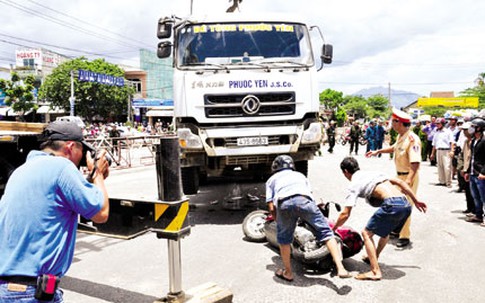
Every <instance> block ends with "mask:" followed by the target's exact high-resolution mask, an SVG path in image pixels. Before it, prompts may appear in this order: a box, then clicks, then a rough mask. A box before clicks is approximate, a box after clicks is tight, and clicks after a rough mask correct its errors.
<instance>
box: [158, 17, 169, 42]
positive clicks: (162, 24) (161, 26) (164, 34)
mask: <svg viewBox="0 0 485 303" xmlns="http://www.w3.org/2000/svg"><path fill="white" fill-rule="evenodd" d="M171 35H172V21H171V20H170V19H167V18H162V19H160V20H158V28H157V37H158V39H167V38H170V36H171Z"/></svg>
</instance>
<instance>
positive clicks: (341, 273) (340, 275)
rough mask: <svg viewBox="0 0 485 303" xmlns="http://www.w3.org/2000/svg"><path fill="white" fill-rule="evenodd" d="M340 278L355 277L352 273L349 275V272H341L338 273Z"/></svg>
mask: <svg viewBox="0 0 485 303" xmlns="http://www.w3.org/2000/svg"><path fill="white" fill-rule="evenodd" d="M338 277H339V278H340V279H347V278H352V277H353V275H352V274H351V273H349V272H348V271H341V272H339V273H338Z"/></svg>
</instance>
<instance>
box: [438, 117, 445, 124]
mask: <svg viewBox="0 0 485 303" xmlns="http://www.w3.org/2000/svg"><path fill="white" fill-rule="evenodd" d="M436 123H440V124H443V125H445V124H446V119H445V118H438V119H436Z"/></svg>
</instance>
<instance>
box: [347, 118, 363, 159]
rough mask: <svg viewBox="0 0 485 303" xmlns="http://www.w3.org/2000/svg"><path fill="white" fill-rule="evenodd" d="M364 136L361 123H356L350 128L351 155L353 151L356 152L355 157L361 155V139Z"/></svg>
mask: <svg viewBox="0 0 485 303" xmlns="http://www.w3.org/2000/svg"><path fill="white" fill-rule="evenodd" d="M361 135H362V131H361V129H360V126H359V121H354V124H353V125H352V126H351V127H350V133H349V136H350V151H349V155H351V154H352V151H354V152H355V155H357V154H358V153H359V139H360V136H361Z"/></svg>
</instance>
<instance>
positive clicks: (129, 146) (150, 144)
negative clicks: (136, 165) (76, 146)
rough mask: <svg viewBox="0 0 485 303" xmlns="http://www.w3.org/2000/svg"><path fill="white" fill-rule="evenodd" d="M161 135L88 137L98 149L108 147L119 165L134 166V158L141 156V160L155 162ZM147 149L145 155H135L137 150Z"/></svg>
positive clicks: (115, 162) (108, 150)
mask: <svg viewBox="0 0 485 303" xmlns="http://www.w3.org/2000/svg"><path fill="white" fill-rule="evenodd" d="M160 138H161V135H146V136H127V137H106V136H104V135H100V136H98V137H97V138H95V139H86V141H87V142H89V143H90V144H91V145H93V146H94V147H95V148H96V149H106V151H107V153H108V154H109V155H110V157H111V158H112V159H113V163H114V164H116V166H117V167H121V168H122V167H132V160H133V159H134V158H139V159H140V162H142V161H146V160H148V161H149V162H150V164H153V163H154V162H155V152H154V146H155V145H156V144H159V142H160ZM143 150H144V151H145V152H147V151H148V153H146V155H145V156H140V157H135V155H134V153H135V152H137V151H143Z"/></svg>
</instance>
